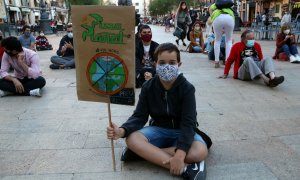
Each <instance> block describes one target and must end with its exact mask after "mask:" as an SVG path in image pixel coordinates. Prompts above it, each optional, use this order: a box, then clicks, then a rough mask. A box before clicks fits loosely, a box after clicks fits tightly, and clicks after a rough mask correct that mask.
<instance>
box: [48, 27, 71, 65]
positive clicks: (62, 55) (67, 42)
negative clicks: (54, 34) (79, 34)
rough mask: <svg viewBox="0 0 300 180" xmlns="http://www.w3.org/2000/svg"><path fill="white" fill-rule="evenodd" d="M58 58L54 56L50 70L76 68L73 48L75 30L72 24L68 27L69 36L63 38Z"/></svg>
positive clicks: (57, 52)
mask: <svg viewBox="0 0 300 180" xmlns="http://www.w3.org/2000/svg"><path fill="white" fill-rule="evenodd" d="M56 54H57V56H52V57H51V59H50V61H51V62H52V64H50V66H49V67H50V69H72V68H75V60H74V47H73V28H72V24H69V25H68V26H67V34H66V35H65V36H64V37H62V39H61V40H60V43H59V48H58V50H57V51H56Z"/></svg>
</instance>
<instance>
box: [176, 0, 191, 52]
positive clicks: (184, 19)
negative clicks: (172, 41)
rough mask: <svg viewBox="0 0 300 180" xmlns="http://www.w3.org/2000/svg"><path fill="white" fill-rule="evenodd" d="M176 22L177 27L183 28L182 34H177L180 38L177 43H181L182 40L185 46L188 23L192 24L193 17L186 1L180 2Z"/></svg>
mask: <svg viewBox="0 0 300 180" xmlns="http://www.w3.org/2000/svg"><path fill="white" fill-rule="evenodd" d="M174 22H175V29H176V28H180V29H181V30H182V32H181V33H180V35H179V36H177V38H178V39H177V40H176V44H177V45H179V40H181V41H182V44H183V46H186V44H185V42H184V39H185V36H186V34H187V27H188V25H190V24H192V19H191V16H190V14H189V10H188V8H187V5H186V2H185V1H181V2H180V3H179V6H178V9H177V12H176V15H175V19H174Z"/></svg>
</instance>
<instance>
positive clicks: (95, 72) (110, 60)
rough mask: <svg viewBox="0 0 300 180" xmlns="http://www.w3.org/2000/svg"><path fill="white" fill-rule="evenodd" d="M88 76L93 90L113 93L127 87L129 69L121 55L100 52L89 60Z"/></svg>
mask: <svg viewBox="0 0 300 180" xmlns="http://www.w3.org/2000/svg"><path fill="white" fill-rule="evenodd" d="M86 76H87V79H88V82H89V84H90V86H91V87H92V89H93V90H95V91H96V92H98V93H101V94H104V95H113V94H116V93H117V92H119V91H120V90H122V89H123V88H124V87H125V85H126V83H127V80H128V69H127V67H126V64H125V63H124V61H123V59H121V58H120V57H119V56H117V55H115V54H112V53H98V54H96V55H95V56H94V57H92V59H91V60H90V61H89V64H88V66H87V70H86Z"/></svg>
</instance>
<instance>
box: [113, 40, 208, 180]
mask: <svg viewBox="0 0 300 180" xmlns="http://www.w3.org/2000/svg"><path fill="white" fill-rule="evenodd" d="M154 60H155V62H156V70H157V76H155V77H154V78H152V79H150V80H149V81H147V82H146V83H145V84H144V85H143V87H142V90H141V93H140V96H139V101H138V104H137V107H136V109H135V111H134V113H133V115H132V116H131V117H129V119H128V120H127V121H126V122H125V123H124V124H123V125H122V126H121V127H118V125H116V124H114V123H112V127H107V137H108V138H109V139H113V140H117V139H119V138H126V144H127V148H125V150H124V151H123V154H122V158H121V160H122V161H129V160H137V158H138V157H140V158H143V159H145V160H147V161H150V162H151V163H154V164H156V165H158V166H161V167H163V168H166V169H169V171H170V173H171V174H172V175H182V176H183V177H184V178H188V179H203V178H204V177H205V173H206V168H205V163H204V159H205V158H206V157H207V154H208V148H210V146H211V144H212V142H211V140H210V138H209V137H208V136H207V135H206V134H205V133H203V132H202V131H200V130H199V129H198V128H197V126H198V122H197V117H196V116H197V112H196V99H195V87H194V86H193V85H192V84H191V83H190V82H188V80H187V79H186V78H185V77H184V76H183V74H181V73H179V69H178V67H179V66H180V65H181V59H180V52H179V50H178V48H177V46H176V45H174V44H172V43H163V44H161V45H159V46H158V48H157V49H156V50H155V54H154ZM149 115H150V117H151V119H150V122H149V126H146V127H144V126H145V124H146V123H147V121H148V116H149ZM134 158H136V159H134Z"/></svg>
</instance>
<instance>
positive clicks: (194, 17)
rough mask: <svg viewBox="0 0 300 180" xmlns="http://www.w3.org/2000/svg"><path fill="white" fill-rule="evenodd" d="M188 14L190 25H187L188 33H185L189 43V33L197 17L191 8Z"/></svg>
mask: <svg viewBox="0 0 300 180" xmlns="http://www.w3.org/2000/svg"><path fill="white" fill-rule="evenodd" d="M189 14H190V17H191V20H192V23H191V24H190V25H189V30H188V32H187V39H188V40H189V41H191V40H190V32H191V31H192V29H193V25H194V24H195V22H196V20H197V17H198V15H197V12H196V11H195V10H194V8H193V7H191V8H190V11H189Z"/></svg>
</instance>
